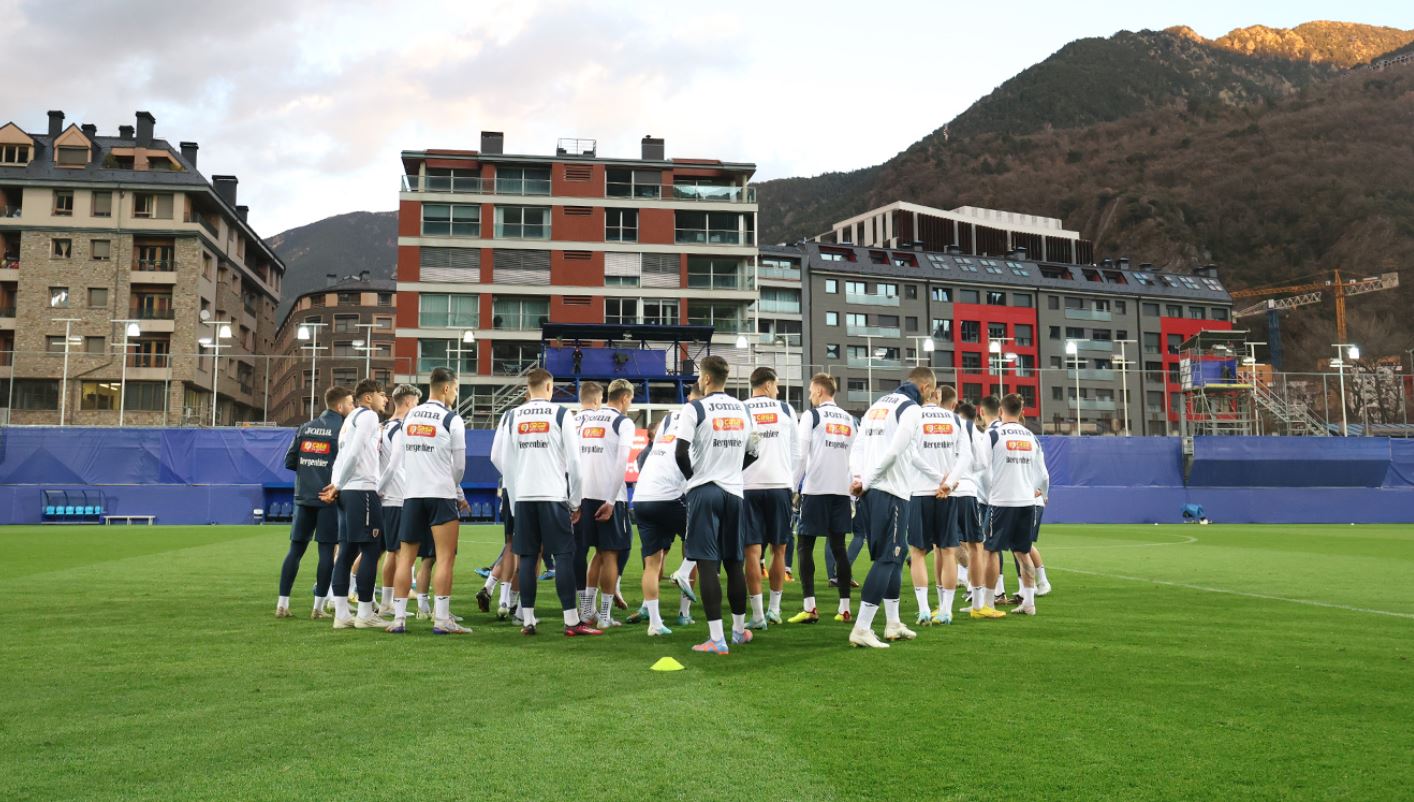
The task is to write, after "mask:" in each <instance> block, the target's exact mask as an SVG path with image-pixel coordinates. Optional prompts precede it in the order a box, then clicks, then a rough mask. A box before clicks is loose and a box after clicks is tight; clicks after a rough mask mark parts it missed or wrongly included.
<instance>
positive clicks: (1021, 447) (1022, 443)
mask: <svg viewBox="0 0 1414 802" xmlns="http://www.w3.org/2000/svg"><path fill="white" fill-rule="evenodd" d="M1006 450H1007V451H1030V450H1031V441H1030V440H1008V441H1006Z"/></svg>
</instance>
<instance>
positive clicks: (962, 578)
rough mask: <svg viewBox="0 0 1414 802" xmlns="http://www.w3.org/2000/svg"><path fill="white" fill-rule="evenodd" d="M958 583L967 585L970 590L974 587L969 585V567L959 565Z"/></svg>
mask: <svg viewBox="0 0 1414 802" xmlns="http://www.w3.org/2000/svg"><path fill="white" fill-rule="evenodd" d="M957 583H958V584H959V585H966V586H967V587H969V588H970V587H972V586H971V585H968V584H967V566H965V565H959V566H958V567H957Z"/></svg>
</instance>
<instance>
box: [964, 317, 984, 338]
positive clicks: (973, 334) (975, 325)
mask: <svg viewBox="0 0 1414 802" xmlns="http://www.w3.org/2000/svg"><path fill="white" fill-rule="evenodd" d="M981 341H982V324H981V323H979V322H977V321H975V320H964V321H962V342H965V343H976V342H981Z"/></svg>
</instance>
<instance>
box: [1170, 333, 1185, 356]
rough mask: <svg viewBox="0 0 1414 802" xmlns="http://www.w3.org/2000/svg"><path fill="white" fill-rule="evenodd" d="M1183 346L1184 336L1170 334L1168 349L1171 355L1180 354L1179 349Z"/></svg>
mask: <svg viewBox="0 0 1414 802" xmlns="http://www.w3.org/2000/svg"><path fill="white" fill-rule="evenodd" d="M1182 346H1183V335H1181V334H1170V335H1169V336H1168V348H1169V353H1170V354H1176V353H1178V349H1179V348H1181V347H1182Z"/></svg>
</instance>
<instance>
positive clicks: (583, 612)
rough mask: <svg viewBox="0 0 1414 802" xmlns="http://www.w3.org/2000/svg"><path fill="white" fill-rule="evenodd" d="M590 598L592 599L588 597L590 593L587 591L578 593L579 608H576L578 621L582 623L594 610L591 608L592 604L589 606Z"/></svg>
mask: <svg viewBox="0 0 1414 802" xmlns="http://www.w3.org/2000/svg"><path fill="white" fill-rule="evenodd" d="M591 598H593V597H592V596H591V595H590V591H588V590H581V591H580V592H579V608H578V609H579V619H580V620H581V621H583V620H584V619H586V618H588V617H589V613H590V612H591V611H592V610H593V609H594V608H593V606H592V604H591V602H590V599H591Z"/></svg>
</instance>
